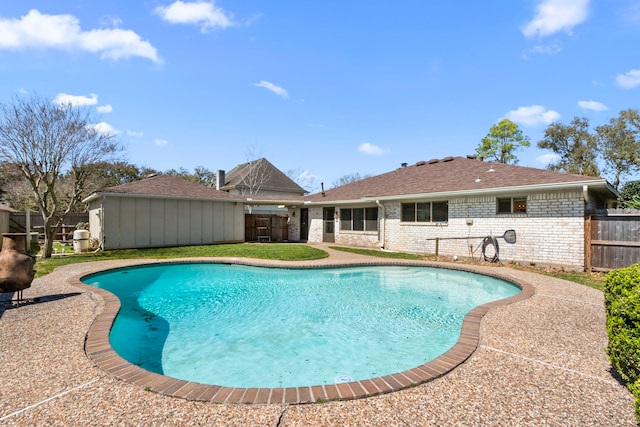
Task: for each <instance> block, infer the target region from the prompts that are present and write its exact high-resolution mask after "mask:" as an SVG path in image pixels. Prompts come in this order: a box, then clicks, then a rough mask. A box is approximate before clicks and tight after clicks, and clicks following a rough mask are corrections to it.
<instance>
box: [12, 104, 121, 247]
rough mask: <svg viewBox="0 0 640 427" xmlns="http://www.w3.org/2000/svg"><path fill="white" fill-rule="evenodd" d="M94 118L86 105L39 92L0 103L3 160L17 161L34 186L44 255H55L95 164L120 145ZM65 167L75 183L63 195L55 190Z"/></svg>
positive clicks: (72, 182) (111, 154) (17, 164)
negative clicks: (56, 239)
mask: <svg viewBox="0 0 640 427" xmlns="http://www.w3.org/2000/svg"><path fill="white" fill-rule="evenodd" d="M96 123H97V121H96V120H93V118H92V117H91V115H90V113H89V110H87V109H86V108H80V107H76V106H73V105H72V104H63V105H57V104H54V103H53V102H52V100H51V99H46V98H41V97H37V96H36V97H33V98H30V99H25V98H14V99H13V101H12V102H11V103H6V104H0V162H8V163H12V164H14V165H16V166H17V167H18V168H19V170H20V172H21V173H22V174H23V175H24V177H25V178H26V179H27V181H28V182H29V185H30V186H31V190H32V191H33V195H34V198H35V204H36V206H37V208H38V210H39V211H40V213H41V214H42V219H43V220H44V233H45V241H44V247H43V248H42V257H43V258H49V257H50V256H51V254H52V252H53V240H54V237H55V235H56V233H57V232H58V230H59V229H60V227H61V226H62V224H63V223H64V219H65V217H66V216H67V215H68V213H69V212H71V210H72V209H73V207H74V206H75V205H76V203H77V202H78V201H79V200H80V199H81V196H82V193H83V191H84V187H85V184H86V179H87V177H88V175H89V173H90V170H91V165H92V164H93V163H96V162H99V161H103V160H106V159H108V158H110V157H111V156H113V155H114V154H115V153H116V152H117V151H119V148H120V147H119V145H118V144H117V143H116V142H115V141H114V136H113V135H110V134H108V133H103V132H101V131H100V130H99V129H98V127H97V126H96ZM65 173H68V174H69V177H70V179H71V184H72V185H71V186H70V188H69V189H68V194H65V197H61V196H60V194H59V193H58V191H56V190H57V188H58V185H59V182H60V180H61V178H62V177H63V176H64V175H65Z"/></svg>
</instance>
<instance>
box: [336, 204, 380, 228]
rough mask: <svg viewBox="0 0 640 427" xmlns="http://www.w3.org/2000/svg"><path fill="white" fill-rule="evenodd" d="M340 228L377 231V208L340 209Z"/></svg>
mask: <svg viewBox="0 0 640 427" xmlns="http://www.w3.org/2000/svg"><path fill="white" fill-rule="evenodd" d="M340 230H342V231H378V208H353V209H345V208H342V209H340Z"/></svg>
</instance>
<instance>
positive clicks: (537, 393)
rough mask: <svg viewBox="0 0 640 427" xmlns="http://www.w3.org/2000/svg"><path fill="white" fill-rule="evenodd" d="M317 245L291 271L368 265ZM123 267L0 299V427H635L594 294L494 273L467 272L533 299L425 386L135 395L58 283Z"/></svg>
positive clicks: (75, 296)
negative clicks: (276, 394)
mask: <svg viewBox="0 0 640 427" xmlns="http://www.w3.org/2000/svg"><path fill="white" fill-rule="evenodd" d="M323 249H326V250H327V251H328V252H330V254H331V256H330V257H329V258H326V259H323V260H317V261H310V262H307V263H295V264H296V265H301V264H305V265H324V264H329V265H336V264H345V263H346V264H350V263H356V262H364V263H371V262H373V261H375V260H376V259H373V258H371V257H363V256H357V255H350V254H346V253H337V252H334V251H331V250H329V249H327V248H324V247H323ZM230 261H233V260H230ZM134 263H136V261H132V260H124V261H109V262H94V263H82V264H74V265H70V266H65V267H60V268H58V269H56V270H55V271H54V272H53V273H51V274H49V275H47V276H45V277H43V278H40V279H37V280H35V281H34V283H33V285H32V287H31V288H29V289H27V290H26V291H25V297H28V298H36V297H37V298H38V299H37V300H36V301H35V302H33V303H28V304H26V305H24V306H21V307H19V308H13V307H12V306H11V305H10V304H8V303H6V302H2V301H0V378H1V379H0V425H16V426H32V425H48V426H75V425H78V426H80V425H83V426H84V425H92V426H97V425H105V426H106V425H122V426H135V425H140V426H150V425H157V426H160V425H168V426H173V425H184V426H195V425H216V426H223V425H238V426H248V425H255V426H263V425H264V426H307V425H312V426H315V425H318V426H321V425H326V426H335V425H341V426H363V425H371V426H377V425H385V426H395V425H397V426H431V425H433V426H443V425H501V426H506V425H518V426H523V425H571V426H624V425H629V426H632V425H636V423H635V418H634V414H633V398H632V396H631V394H630V393H629V392H628V391H627V389H626V388H625V387H624V386H622V385H621V384H620V383H619V382H618V381H617V380H616V378H615V377H614V376H613V375H612V371H611V365H610V364H609V362H608V358H607V356H606V354H605V352H604V349H605V347H606V344H607V335H606V332H605V328H604V324H605V314H604V308H603V295H602V293H601V292H598V291H596V290H593V289H590V288H587V287H584V286H581V285H577V284H575V283H571V282H566V281H562V280H558V279H553V278H550V277H547V276H542V275H538V274H534V273H529V272H523V271H518V270H513V269H510V268H508V267H500V266H495V267H480V266H478V267H471V268H473V269H474V270H476V271H481V272H487V273H491V274H497V275H501V276H504V277H510V278H513V279H514V280H518V281H524V282H526V283H528V284H529V285H530V286H532V287H533V288H534V290H535V293H534V295H533V296H531V297H530V298H527V299H525V300H523V301H519V302H515V303H513V304H509V305H506V306H500V307H495V308H493V309H492V310H490V311H489V312H488V313H487V314H486V315H485V317H484V318H483V319H482V322H481V326H480V345H479V347H478V348H477V350H476V351H475V352H474V353H473V354H472V355H471V357H470V358H469V359H467V360H466V362H464V363H462V364H461V365H459V366H458V367H457V368H455V369H454V370H452V371H451V372H449V373H448V374H446V375H444V376H442V377H440V378H437V379H435V380H432V381H430V382H427V383H425V384H422V385H418V386H415V387H410V388H407V389H404V390H401V391H396V392H393V393H388V394H383V395H378V396H374V397H368V398H364V399H357V400H349V401H335V402H326V403H321V404H306V405H289V404H261V405H244V404H220V403H211V402H200V401H190V400H186V399H182V398H176V397H171V396H167V395H162V394H158V393H154V392H152V391H147V390H145V388H143V387H140V386H137V385H135V384H130V383H128V382H125V381H122V380H119V379H117V378H115V377H114V376H112V375H110V374H109V373H107V372H105V371H104V370H103V369H100V368H98V367H96V365H95V364H94V362H93V361H92V360H91V359H90V358H89V357H88V356H87V354H86V353H85V338H86V336H87V332H88V331H89V330H90V327H91V326H92V323H93V321H94V319H95V318H96V316H97V315H98V314H100V313H101V312H102V311H103V310H104V308H105V301H104V299H103V298H102V297H101V296H100V295H99V294H98V293H97V292H92V291H91V290H87V289H86V288H84V287H77V286H73V285H72V284H70V279H72V278H74V277H76V276H78V275H81V274H86V273H89V272H92V271H96V270H99V269H104V268H111V267H116V266H123V265H131V264H134ZM256 263H258V264H272V263H271V262H266V261H256ZM292 264H294V263H285V265H292ZM425 264H428V263H425ZM429 265H431V264H429ZM10 296H11V294H3V295H2V298H1V299H4V300H7V299H8V298H9V297H10Z"/></svg>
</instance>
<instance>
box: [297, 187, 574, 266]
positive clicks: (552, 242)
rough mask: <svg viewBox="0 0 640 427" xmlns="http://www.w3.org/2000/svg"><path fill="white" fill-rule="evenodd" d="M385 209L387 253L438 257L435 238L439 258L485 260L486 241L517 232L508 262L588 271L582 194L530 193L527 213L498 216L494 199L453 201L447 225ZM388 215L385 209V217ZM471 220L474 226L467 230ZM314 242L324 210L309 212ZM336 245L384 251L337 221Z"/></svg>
mask: <svg viewBox="0 0 640 427" xmlns="http://www.w3.org/2000/svg"><path fill="white" fill-rule="evenodd" d="M384 207H385V209H384V211H385V216H386V218H385V224H384V232H385V236H384V237H385V238H384V246H385V248H386V249H390V250H397V251H403V252H413V253H424V254H433V253H435V249H436V240H435V239H436V238H439V239H440V240H439V244H438V253H439V255H445V256H453V255H457V256H459V257H472V256H473V257H474V258H475V259H478V258H479V257H481V256H482V254H481V249H480V245H481V243H482V238H484V237H486V236H489V235H493V236H496V237H498V236H500V237H501V236H502V235H503V233H504V232H505V231H506V230H510V229H513V230H515V231H516V234H517V242H516V243H515V244H513V245H511V244H508V243H506V242H505V241H504V240H503V239H502V238H499V239H498V245H499V251H500V252H499V255H500V260H501V261H502V262H510V261H515V262H520V263H526V264H529V263H531V264H541V265H561V266H566V267H568V268H574V269H582V268H584V199H583V195H582V193H581V192H579V191H575V192H555V193H540V194H538V193H535V194H528V195H527V213H526V214H507V215H502V214H501V215H497V214H496V197H494V196H469V197H459V198H454V199H450V200H449V221H448V223H447V224H442V225H439V224H420V223H403V222H401V221H400V202H393V203H391V202H389V203H385V204H384ZM382 214H383V212H382V210H381V209H379V211H378V215H379V217H381V216H382ZM467 220H470V221H472V225H467ZM379 228H380V231H382V227H379ZM309 242H310V243H314V242H322V208H310V209H309ZM335 242H336V244H339V245H350V246H361V247H379V246H380V244H381V239H380V235H379V233H378V234H375V233H374V234H362V233H353V232H346V233H345V232H341V231H340V230H339V224H338V222H336V223H335ZM474 251H475V252H474Z"/></svg>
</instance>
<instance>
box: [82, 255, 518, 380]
mask: <svg viewBox="0 0 640 427" xmlns="http://www.w3.org/2000/svg"><path fill="white" fill-rule="evenodd" d="M83 282H85V283H88V284H91V285H95V286H98V287H101V288H104V289H106V290H108V291H110V292H112V293H114V294H115V295H117V296H118V298H120V301H121V303H122V308H121V311H120V313H119V314H118V316H117V318H116V320H115V323H114V325H113V328H112V331H111V345H112V347H113V348H114V350H115V351H116V352H118V353H119V354H120V355H121V356H122V357H124V358H125V359H127V360H129V361H130V362H131V363H134V364H136V365H139V366H140V367H142V368H145V369H147V370H150V371H154V372H158V373H162V374H165V375H169V376H172V377H175V378H179V379H184V380H188V381H196V382H200V383H204V384H216V385H223V386H227V387H297V386H304V385H317V384H332V383H335V382H346V381H350V380H362V379H366V378H373V377H378V376H384V375H388V374H392V373H395V372H400V371H404V370H407V369H411V368H414V367H416V366H419V365H421V364H423V363H425V362H428V361H430V360H432V359H434V358H436V357H438V356H439V355H441V354H443V353H444V352H446V351H447V350H448V349H449V348H451V347H452V346H453V345H454V344H455V343H456V342H457V340H458V337H459V334H460V328H461V326H462V321H463V319H464V316H465V315H466V314H467V313H468V312H469V311H470V310H471V309H472V308H474V307H476V306H478V305H481V304H484V303H487V302H490V301H495V300H498V299H503V298H506V297H509V296H512V295H515V294H518V293H519V292H520V289H519V288H518V287H516V286H515V285H513V284H511V283H508V282H506V281H502V280H499V279H495V278H491V277H487V276H483V275H477V274H473V273H469V272H461V271H454V270H444V269H436V268H426V267H404V266H364V267H345V268H327V269H276V268H263V267H251V266H242V265H228V264H211V263H197V264H159V265H146V266H139V267H132V268H127V269H119V270H113V271H107V272H103V273H97V274H93V275H90V276H87V277H85V278H83Z"/></svg>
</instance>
